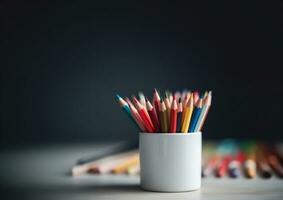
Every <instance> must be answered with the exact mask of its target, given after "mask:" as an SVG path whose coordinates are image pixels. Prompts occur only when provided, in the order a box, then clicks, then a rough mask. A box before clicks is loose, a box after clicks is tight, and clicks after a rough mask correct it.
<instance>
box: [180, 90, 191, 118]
mask: <svg viewBox="0 0 283 200" xmlns="http://www.w3.org/2000/svg"><path fill="white" fill-rule="evenodd" d="M190 97H191V93H187V95H186V96H185V97H184V98H183V99H182V100H183V102H182V104H183V113H182V124H183V123H184V119H185V109H186V106H187V104H188V101H189V99H190Z"/></svg>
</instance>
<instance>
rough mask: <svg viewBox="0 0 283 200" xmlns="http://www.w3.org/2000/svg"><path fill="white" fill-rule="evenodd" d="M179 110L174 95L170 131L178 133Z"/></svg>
mask: <svg viewBox="0 0 283 200" xmlns="http://www.w3.org/2000/svg"><path fill="white" fill-rule="evenodd" d="M177 112H178V106H177V102H176V99H175V97H173V103H172V106H171V114H170V133H176V130H177Z"/></svg>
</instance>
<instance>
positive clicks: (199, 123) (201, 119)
mask: <svg viewBox="0 0 283 200" xmlns="http://www.w3.org/2000/svg"><path fill="white" fill-rule="evenodd" d="M210 106H211V92H209V93H208V94H207V95H205V97H204V99H203V106H202V108H201V114H200V116H199V118H198V121H197V124H196V128H195V131H196V132H198V131H201V128H202V126H203V124H204V121H205V120H206V117H207V114H208V111H209V108H210Z"/></svg>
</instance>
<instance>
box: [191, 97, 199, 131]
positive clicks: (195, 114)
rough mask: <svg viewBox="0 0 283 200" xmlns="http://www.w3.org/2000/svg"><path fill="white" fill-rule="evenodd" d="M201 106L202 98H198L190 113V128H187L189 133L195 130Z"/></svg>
mask: <svg viewBox="0 0 283 200" xmlns="http://www.w3.org/2000/svg"><path fill="white" fill-rule="evenodd" d="M201 107H202V99H199V100H198V102H197V103H196V107H195V109H194V111H193V114H192V121H191V124H190V128H189V132H190V133H192V132H195V128H196V125H197V121H198V119H199V117H200V114H201Z"/></svg>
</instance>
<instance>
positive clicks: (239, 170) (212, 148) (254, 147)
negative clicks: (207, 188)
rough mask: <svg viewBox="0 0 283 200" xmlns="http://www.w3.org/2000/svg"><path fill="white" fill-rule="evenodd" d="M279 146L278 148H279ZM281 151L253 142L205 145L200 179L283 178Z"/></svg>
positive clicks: (275, 146) (275, 147)
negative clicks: (201, 177)
mask: <svg viewBox="0 0 283 200" xmlns="http://www.w3.org/2000/svg"><path fill="white" fill-rule="evenodd" d="M281 146H282V145H281ZM282 150H283V148H282V147H281V149H280V148H279V145H268V144H265V143H254V142H240V143H239V142H235V141H232V142H231V140H230V142H227V141H225V142H220V143H218V144H213V143H209V144H208V143H206V144H205V145H204V148H203V164H202V175H203V177H207V176H213V175H214V176H216V177H218V178H221V177H224V176H228V177H231V178H238V177H246V178H250V179H253V178H255V177H257V176H258V177H261V178H266V179H267V178H271V177H272V176H277V177H279V178H283V151H282Z"/></svg>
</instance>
